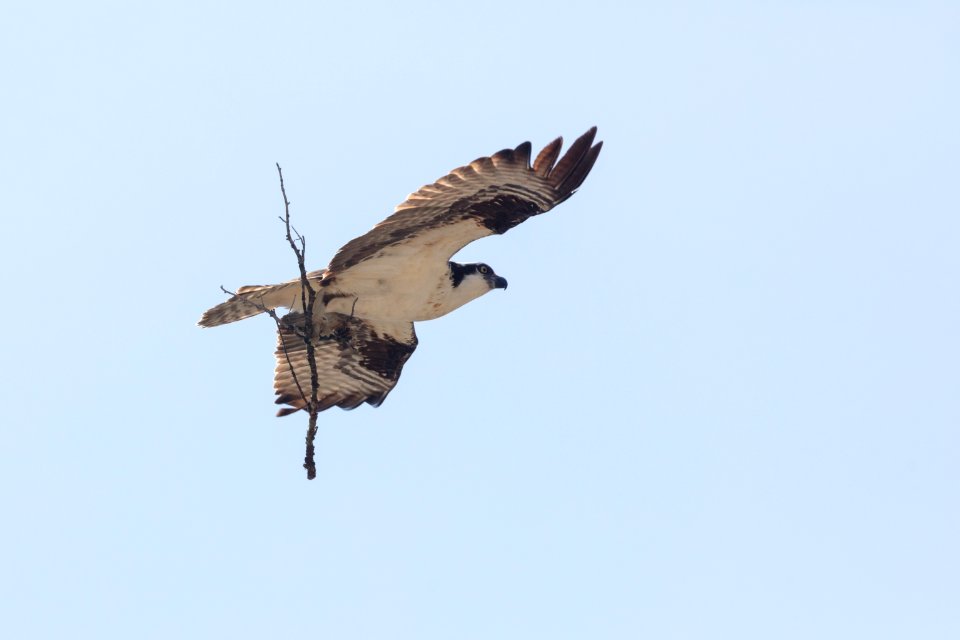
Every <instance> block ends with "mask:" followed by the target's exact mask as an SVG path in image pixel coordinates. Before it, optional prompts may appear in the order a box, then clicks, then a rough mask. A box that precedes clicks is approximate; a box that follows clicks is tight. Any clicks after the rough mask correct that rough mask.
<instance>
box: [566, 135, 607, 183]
mask: <svg viewBox="0 0 960 640" xmlns="http://www.w3.org/2000/svg"><path fill="white" fill-rule="evenodd" d="M602 148H603V142H602V141H601V142H598V143H597V144H595V145H593V147H591V148H590V150H589V151H587V153H586V154H585V155H584V157H583V160H581V162H580V163H579V164H577V166H576V167H575V168H574V169H573V170H571V171H570V173H569V175H567V177H566V178H565V179H564V180H563V182H562V183H560V185H559V186H558V187H557V191H559V192H560V193H564V194H572V193H573V192H574V191H576V190H577V189H579V188H580V185H581V184H583V181H584V180H586V179H587V174H589V173H590V170H591V169H593V164H594V163H595V162H596V161H597V156H599V155H600V149H602Z"/></svg>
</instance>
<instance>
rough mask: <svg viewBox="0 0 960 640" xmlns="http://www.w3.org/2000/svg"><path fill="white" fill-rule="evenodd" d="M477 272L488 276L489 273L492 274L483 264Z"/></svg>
mask: <svg viewBox="0 0 960 640" xmlns="http://www.w3.org/2000/svg"><path fill="white" fill-rule="evenodd" d="M477 271H479V272H480V273H482V274H483V275H487V274H488V273H490V267H488V266H487V265H485V264H482V265H480V266H479V267H477Z"/></svg>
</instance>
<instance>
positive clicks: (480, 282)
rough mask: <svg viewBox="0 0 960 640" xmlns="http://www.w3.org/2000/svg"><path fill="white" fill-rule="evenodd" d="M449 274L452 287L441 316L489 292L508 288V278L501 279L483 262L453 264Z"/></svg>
mask: <svg viewBox="0 0 960 640" xmlns="http://www.w3.org/2000/svg"><path fill="white" fill-rule="evenodd" d="M449 273H450V285H451V286H450V289H449V290H448V293H447V296H446V300H445V301H444V304H443V309H442V314H441V315H443V314H446V313H450V312H451V311H453V310H454V309H456V308H458V307H462V306H463V305H465V304H467V303H468V302H470V301H471V300H475V299H477V298H479V297H480V296H482V295H483V294H485V293H487V292H489V291H492V290H494V289H506V288H507V280H506V278H501V277H500V276H498V275H497V274H496V273H494V272H493V269H491V268H490V267H489V266H488V265H485V264H483V263H482V262H478V263H473V264H458V263H456V262H451V263H450V272H449Z"/></svg>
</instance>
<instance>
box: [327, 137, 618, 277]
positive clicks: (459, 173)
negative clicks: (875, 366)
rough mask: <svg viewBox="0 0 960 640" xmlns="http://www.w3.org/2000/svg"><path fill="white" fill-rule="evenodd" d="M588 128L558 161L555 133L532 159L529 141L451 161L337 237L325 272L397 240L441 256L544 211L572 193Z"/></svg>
mask: <svg viewBox="0 0 960 640" xmlns="http://www.w3.org/2000/svg"><path fill="white" fill-rule="evenodd" d="M596 133H597V128H596V127H593V128H592V129H590V130H589V131H587V132H586V133H585V134H583V135H582V136H580V137H579V138H577V140H576V141H575V142H574V143H573V144H572V145H571V146H570V148H569V149H568V150H567V152H566V154H564V156H563V158H561V159H560V161H559V162H557V158H558V157H559V155H560V148H561V146H562V145H563V138H557V139H556V140H554V141H553V142H551V143H550V144H548V145H547V146H546V147H544V149H543V150H542V151H541V152H540V153H539V154H538V155H537V158H536V160H534V161H533V165H532V166H531V165H530V150H531V147H530V143H529V142H524V143H523V144H521V145H520V146H519V147H517V148H516V149H504V150H503V151H498V152H497V153H495V154H493V155H492V156H490V157H488V158H479V159H477V160H474V161H473V162H471V163H470V164H468V165H467V166H465V167H460V168H459V169H454V170H453V171H451V172H450V174H449V175H447V176H445V177H443V178H441V179H440V180H437V181H436V182H435V183H433V184H430V185H426V186H424V187H421V188H420V189H419V190H418V191H416V192H415V193H412V194H410V195H409V196H407V199H406V200H405V201H403V202H402V203H401V204H400V205H399V206H397V209H396V212H395V213H394V214H393V215H391V216H390V217H389V218H387V219H386V220H384V221H382V222H380V223H379V224H378V225H377V226H375V227H374V228H373V229H371V230H370V231H368V232H367V233H365V234H364V235H362V236H360V237H358V238H355V239H353V240H351V241H350V242H348V243H347V244H346V245H344V246H343V247H342V248H341V249H340V251H338V252H337V254H336V255H335V256H334V258H333V260H332V261H331V262H330V266H329V267H328V268H327V271H326V274H327V276H336V275H339V274H341V273H343V272H344V271H346V270H347V269H350V268H351V267H353V266H355V265H357V264H359V263H361V262H365V261H367V260H371V259H374V258H378V257H383V256H386V255H388V254H390V253H391V251H390V250H391V248H396V247H397V246H398V245H404V249H403V250H402V251H403V253H417V252H421V251H423V250H427V249H429V250H431V251H432V252H436V253H437V255H438V256H439V255H442V256H443V257H442V259H443V260H444V261H446V260H449V259H450V257H451V256H453V254H454V253H456V252H457V251H459V250H460V249H462V248H463V247H464V246H466V245H467V244H469V243H470V242H473V241H474V240H477V239H479V238H482V237H484V236H488V235H492V234H495V233H504V232H506V231H507V230H509V229H512V228H513V227H515V226H517V225H518V224H520V223H521V222H523V221H524V220H526V219H527V218H529V217H531V216H535V215H537V214H540V213H544V212H546V211H549V210H550V209H552V208H553V207H555V206H557V205H558V204H560V203H561V202H563V201H564V200H566V199H567V198H569V197H570V196H571V195H573V193H574V191H576V190H577V188H578V187H579V186H580V185H581V184H582V183H583V180H584V179H585V178H586V177H587V174H588V173H590V169H591V168H592V167H593V163H594V162H595V161H596V159H597V156H598V155H599V154H600V148H601V146H602V145H603V143H602V142H598V143H597V144H595V145H594V144H593V139H594V137H595V136H596ZM320 273H321V272H317V273H316V275H319V274H320ZM311 275H314V274H311Z"/></svg>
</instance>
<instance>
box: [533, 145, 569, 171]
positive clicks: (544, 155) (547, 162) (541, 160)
mask: <svg viewBox="0 0 960 640" xmlns="http://www.w3.org/2000/svg"><path fill="white" fill-rule="evenodd" d="M562 146H563V138H562V137H560V138H557V139H556V140H554V141H553V142H551V143H550V144H548V145H547V146H545V147H544V148H543V149H542V150H541V151H540V153H538V154H537V159H536V160H534V161H533V171H534V173H536V174H537V175H538V176H540V177H541V178H546V177H547V176H549V175H550V170H551V169H553V163H554V162H556V161H557V156H559V155H560V147H562Z"/></svg>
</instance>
